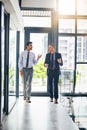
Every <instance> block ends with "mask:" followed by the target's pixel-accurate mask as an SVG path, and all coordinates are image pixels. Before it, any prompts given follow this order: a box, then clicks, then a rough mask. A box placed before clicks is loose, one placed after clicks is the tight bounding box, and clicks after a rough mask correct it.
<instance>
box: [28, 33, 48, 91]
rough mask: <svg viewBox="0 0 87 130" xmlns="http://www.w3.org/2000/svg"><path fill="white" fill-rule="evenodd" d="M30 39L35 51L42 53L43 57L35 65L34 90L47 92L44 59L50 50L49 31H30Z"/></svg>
mask: <svg viewBox="0 0 87 130" xmlns="http://www.w3.org/2000/svg"><path fill="white" fill-rule="evenodd" d="M30 40H31V41H32V42H33V51H34V52H35V54H36V56H37V55H38V54H42V58H41V59H40V60H39V62H38V63H37V64H36V65H35V66H34V76H33V82H32V92H47V77H46V68H45V67H44V59H45V55H46V53H47V51H48V33H30Z"/></svg>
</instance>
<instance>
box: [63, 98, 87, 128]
mask: <svg viewBox="0 0 87 130" xmlns="http://www.w3.org/2000/svg"><path fill="white" fill-rule="evenodd" d="M61 104H62V105H63V106H64V107H65V108H66V110H67V112H68V114H69V115H70V117H71V118H72V119H73V121H74V122H75V123H76V124H77V126H78V127H79V129H80V130H87V97H73V99H71V98H70V97H64V96H63V97H61Z"/></svg>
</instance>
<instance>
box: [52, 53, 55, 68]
mask: <svg viewBox="0 0 87 130" xmlns="http://www.w3.org/2000/svg"><path fill="white" fill-rule="evenodd" d="M51 69H55V58H54V54H51Z"/></svg>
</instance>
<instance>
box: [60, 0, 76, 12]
mask: <svg viewBox="0 0 87 130" xmlns="http://www.w3.org/2000/svg"><path fill="white" fill-rule="evenodd" d="M59 14H75V0H59Z"/></svg>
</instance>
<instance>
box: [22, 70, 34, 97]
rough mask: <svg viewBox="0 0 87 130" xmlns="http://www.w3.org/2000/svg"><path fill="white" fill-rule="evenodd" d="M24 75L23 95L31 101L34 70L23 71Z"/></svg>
mask: <svg viewBox="0 0 87 130" xmlns="http://www.w3.org/2000/svg"><path fill="white" fill-rule="evenodd" d="M23 73H24V75H23V94H24V97H26V98H29V99H30V96H31V83H32V77H33V68H28V69H23Z"/></svg>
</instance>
